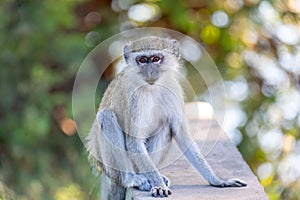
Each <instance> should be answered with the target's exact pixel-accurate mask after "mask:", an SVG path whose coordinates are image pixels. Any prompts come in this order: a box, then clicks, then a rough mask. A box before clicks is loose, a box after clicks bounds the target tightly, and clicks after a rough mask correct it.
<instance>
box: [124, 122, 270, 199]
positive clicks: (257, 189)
mask: <svg viewBox="0 0 300 200" xmlns="http://www.w3.org/2000/svg"><path fill="white" fill-rule="evenodd" d="M190 129H191V133H195V135H194V139H195V141H196V142H197V144H198V146H199V148H200V150H201V152H202V153H203V155H204V156H205V157H206V159H207V161H208V162H209V164H210V165H211V167H212V168H213V169H214V171H215V173H216V174H217V175H218V176H220V177H222V178H225V179H227V178H238V179H241V180H244V181H246V182H247V184H248V186H247V187H243V188H215V187H211V186H209V185H208V183H207V182H206V181H205V180H204V179H203V178H202V177H201V176H200V174H198V172H197V171H196V170H195V169H194V168H193V167H192V166H191V165H190V164H189V163H188V161H187V160H186V159H185V157H184V156H181V157H180V159H178V160H177V161H175V162H174V163H173V164H171V165H170V166H168V167H166V168H164V169H162V170H160V171H161V173H162V174H164V175H166V176H167V177H168V178H169V179H170V180H171V189H172V192H173V193H172V195H170V196H169V197H168V198H167V199H180V200H193V199H195V200H196V199H197V200H199V199H201V200H202V199H217V200H221V199H224V200H225V199H226V200H228V199H230V200H246V199H247V200H257V199H260V200H266V199H269V198H268V197H267V195H266V194H265V192H264V189H263V187H262V186H261V185H260V183H259V182H258V180H257V178H256V176H255V175H254V174H253V173H252V171H251V170H250V168H249V167H248V165H247V164H246V163H245V161H244V160H243V158H242V156H241V154H240V153H239V151H238V150H237V148H236V147H235V145H234V144H233V143H232V142H231V141H230V140H229V139H228V137H227V136H226V134H225V133H224V132H222V131H221V129H220V127H219V126H218V124H217V122H216V121H214V120H210V119H206V120H190ZM126 199H131V200H133V199H134V200H141V199H143V200H147V199H154V198H152V197H151V196H150V194H149V192H142V191H139V190H137V189H133V188H130V189H128V191H127V195H126Z"/></svg>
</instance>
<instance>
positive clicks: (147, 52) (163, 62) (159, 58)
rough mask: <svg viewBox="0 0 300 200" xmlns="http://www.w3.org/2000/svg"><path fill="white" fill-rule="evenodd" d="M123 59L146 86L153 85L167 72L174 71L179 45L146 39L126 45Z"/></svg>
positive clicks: (173, 41) (161, 39) (166, 40)
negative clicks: (136, 72)
mask: <svg viewBox="0 0 300 200" xmlns="http://www.w3.org/2000/svg"><path fill="white" fill-rule="evenodd" d="M124 58H125V61H126V63H127V64H128V66H130V67H132V68H134V69H135V71H136V70H137V71H138V74H140V75H141V76H142V78H143V80H145V81H146V82H147V83H148V84H150V85H153V84H154V83H155V82H156V81H157V80H158V79H159V78H160V77H161V76H163V75H164V74H167V73H165V72H167V71H173V70H176V66H178V59H179V44H178V42H177V41H176V40H171V39H164V38H160V37H146V38H142V39H139V40H136V41H133V42H131V43H129V44H127V45H126V46H125V47H124Z"/></svg>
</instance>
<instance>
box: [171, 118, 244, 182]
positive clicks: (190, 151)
mask: <svg viewBox="0 0 300 200" xmlns="http://www.w3.org/2000/svg"><path fill="white" fill-rule="evenodd" d="M183 121H184V122H183V123H181V124H180V125H175V126H172V133H173V135H174V137H175V141H176V143H177V144H178V146H179V148H180V149H181V150H182V151H183V152H184V155H185V156H186V158H187V159H188V160H189V161H190V163H191V164H192V165H193V166H194V167H195V168H196V169H197V171H198V172H199V173H200V174H201V175H202V176H203V177H204V178H205V179H206V180H207V181H208V182H209V184H210V185H212V186H216V187H243V186H246V185H247V184H246V183H244V182H243V181H240V180H223V179H221V178H219V177H218V176H216V175H215V173H214V172H213V170H212V169H211V167H210V166H209V164H208V163H207V162H206V160H205V159H204V157H203V155H202V154H201V153H200V151H199V149H198V147H197V145H196V143H195V142H194V141H193V140H192V138H191V136H190V135H189V133H188V128H187V122H186V121H185V120H183Z"/></svg>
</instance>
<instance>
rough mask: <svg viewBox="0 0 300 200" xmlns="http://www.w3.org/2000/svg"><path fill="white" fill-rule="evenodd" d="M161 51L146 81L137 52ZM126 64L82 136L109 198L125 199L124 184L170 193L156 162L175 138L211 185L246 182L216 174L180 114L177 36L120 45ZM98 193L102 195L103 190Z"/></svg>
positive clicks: (234, 184)
mask: <svg viewBox="0 0 300 200" xmlns="http://www.w3.org/2000/svg"><path fill="white" fill-rule="evenodd" d="M158 54H162V55H163V56H164V59H163V62H161V63H159V65H158V64H157V65H155V66H154V67H156V68H157V70H159V77H158V78H157V79H156V80H155V81H154V82H151V83H150V82H149V81H147V77H145V76H144V75H143V73H141V66H139V65H138V64H137V62H136V57H137V56H141V55H143V56H152V55H158ZM124 58H125V60H126V67H125V68H124V70H123V71H122V72H121V73H120V74H118V75H117V77H116V78H115V79H114V80H113V81H112V82H111V83H110V85H109V86H108V88H107V90H106V92H105V94H104V97H103V98H102V101H101V103H100V106H99V111H98V113H97V117H96V120H95V122H94V124H93V126H92V129H91V131H90V133H89V135H88V137H87V149H88V151H89V152H90V161H91V164H93V165H99V166H100V167H102V170H103V173H104V175H105V177H107V178H106V179H105V180H110V181H106V182H105V181H103V184H105V185H109V187H106V190H109V191H108V192H107V191H106V192H104V193H105V194H106V197H103V198H108V199H124V198H125V197H124V194H125V190H126V188H128V187H137V188H139V189H141V190H150V194H151V195H152V196H155V197H156V196H161V197H166V196H168V195H170V194H171V190H170V189H169V183H170V181H169V180H168V179H167V178H166V177H164V176H163V175H161V174H160V173H159V171H158V170H157V165H158V164H159V163H160V162H161V161H162V160H163V159H164V156H165V151H164V150H163V149H166V148H165V147H168V144H170V142H171V141H172V139H175V141H176V143H177V144H178V146H179V148H180V149H181V150H182V151H183V152H184V155H185V156H186V157H187V159H188V160H189V161H190V162H191V164H192V165H193V166H194V167H195V168H196V169H197V170H198V171H199V173H200V174H202V176H203V177H204V178H205V179H206V180H207V181H208V182H209V183H210V184H211V185H213V186H218V187H230V186H233V187H240V186H245V185H246V183H243V182H242V181H238V180H223V179H220V178H219V177H217V176H216V175H215V174H214V172H213V171H212V169H211V168H210V166H209V165H208V163H207V162H206V161H205V159H204V158H203V156H202V155H201V153H200V152H199V150H198V148H197V146H196V145H195V144H194V142H193V140H192V139H191V137H190V135H189V132H188V125H187V122H186V119H185V118H184V115H183V106H184V93H183V90H182V88H181V86H180V84H179V81H178V78H177V74H178V68H179V64H178V59H179V44H178V42H177V41H176V40H170V39H163V38H157V37H149V38H142V39H140V40H136V41H133V42H131V43H129V44H127V45H126V46H125V47H124ZM104 193H103V194H104Z"/></svg>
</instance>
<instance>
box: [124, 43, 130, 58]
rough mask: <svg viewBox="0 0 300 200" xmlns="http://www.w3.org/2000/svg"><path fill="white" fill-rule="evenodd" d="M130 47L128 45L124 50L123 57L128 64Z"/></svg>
mask: <svg viewBox="0 0 300 200" xmlns="http://www.w3.org/2000/svg"><path fill="white" fill-rule="evenodd" d="M129 52H130V47H129V44H126V45H125V46H124V48H123V56H124V59H125V61H126V62H128V58H129Z"/></svg>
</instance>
